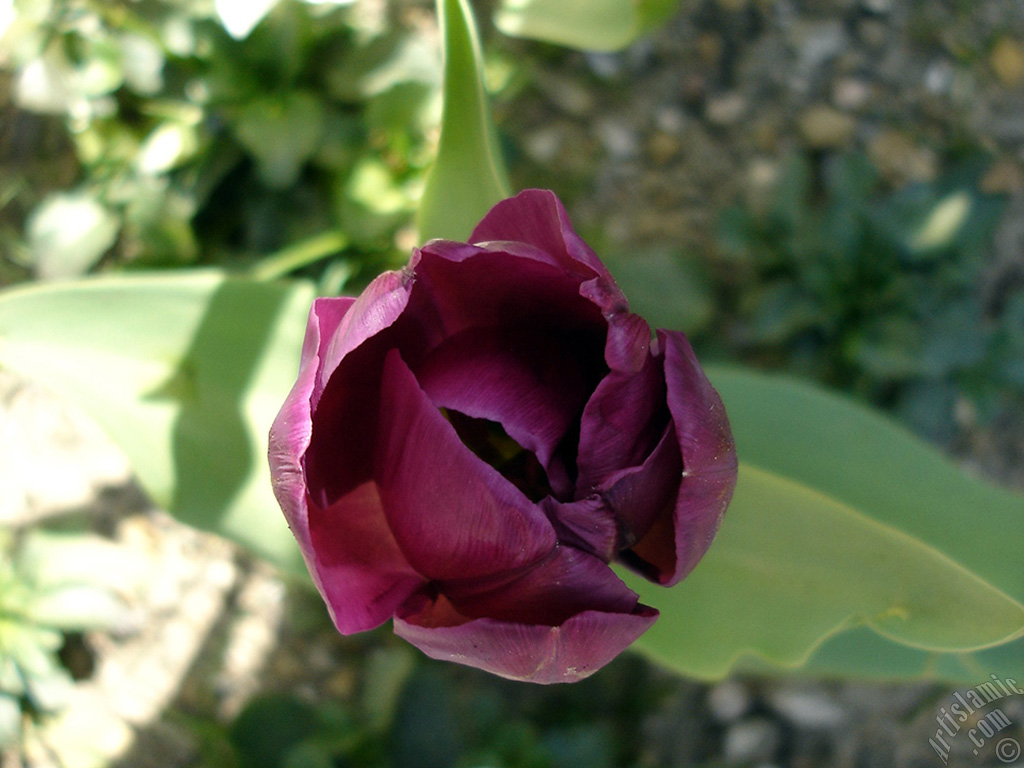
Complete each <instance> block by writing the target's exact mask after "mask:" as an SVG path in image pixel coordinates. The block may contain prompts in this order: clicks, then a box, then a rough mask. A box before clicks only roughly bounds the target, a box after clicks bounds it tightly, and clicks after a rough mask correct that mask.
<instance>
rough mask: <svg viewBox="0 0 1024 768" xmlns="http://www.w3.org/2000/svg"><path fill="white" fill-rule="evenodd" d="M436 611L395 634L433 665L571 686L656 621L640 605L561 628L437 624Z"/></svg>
mask: <svg viewBox="0 0 1024 768" xmlns="http://www.w3.org/2000/svg"><path fill="white" fill-rule="evenodd" d="M433 607H434V606H433V605H427V606H421V611H419V612H407V611H401V612H399V614H398V615H396V616H395V634H397V635H398V636H399V637H403V638H405V639H406V640H408V641H409V642H410V643H412V644H413V645H415V646H416V647H417V648H419V649H420V650H421V651H423V652H424V653H425V654H427V656H430V657H431V658H432V659H439V660H442V661H454V662H456V663H458V664H467V665H469V666H471V667H477V668H478V669H482V670H485V671H487V672H491V673H493V674H495V675H500V676H501V677H506V678H509V679H511V680H522V681H525V682H531V683H571V682H575V681H577V680H582V679H583V678H585V677H588V676H589V675H591V674H593V673H594V672H596V671H597V670H598V669H600V668H601V667H603V666H604V665H605V664H607V663H608V662H610V661H611V660H612V659H614V658H615V657H616V656H618V655H619V654H620V653H621V652H622V651H624V650H625V649H626V648H628V647H629V646H630V645H631V644H632V643H633V642H634V641H635V640H636V639H637V638H638V637H640V635H642V634H643V633H644V632H646V631H647V630H648V629H649V628H650V626H651V625H652V624H653V623H654V621H655V619H657V618H658V612H657V611H656V610H654V609H653V608H648V607H647V606H643V605H638V606H637V608H636V610H635V611H634V612H632V613H602V612H600V611H584V612H583V613H580V614H577V615H576V616H573V617H572V618H570V619H568V620H567V621H565V622H564V623H563V624H561V625H560V626H557V627H548V626H543V625H539V624H515V623H511V622H505V621H498V620H495V619H476V620H474V621H467V622H466V623H464V624H456V625H447V626H446V625H444V624H434V623H433V621H432V619H433V618H434V617H433V616H432V615H431V614H432V609H433Z"/></svg>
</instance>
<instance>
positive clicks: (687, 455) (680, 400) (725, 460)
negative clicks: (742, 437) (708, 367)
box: [635, 331, 737, 585]
mask: <svg viewBox="0 0 1024 768" xmlns="http://www.w3.org/2000/svg"><path fill="white" fill-rule="evenodd" d="M658 339H659V341H660V343H661V345H662V347H663V348H664V350H665V384H666V388H667V391H668V396H667V397H668V407H669V411H671V413H672V420H673V422H674V423H675V428H676V433H677V435H678V437H679V450H680V452H681V453H682V458H683V482H682V485H681V487H680V490H679V496H678V498H677V500H676V509H675V526H674V527H675V548H676V569H675V572H674V573H673V574H672V575H671V576H670V577H669V578H663V579H661V583H663V584H666V585H672V584H675V583H676V582H678V581H679V580H680V579H682V578H683V577H684V576H686V574H688V573H689V572H690V571H691V570H693V568H694V566H695V565H696V564H697V561H698V560H700V558H701V557H702V556H703V555H704V553H705V552H706V551H707V549H708V547H710V546H711V541H712V539H714V537H715V533H716V532H717V531H718V526H719V524H720V523H721V521H722V515H723V514H724V513H725V509H726V507H728V506H729V500H730V499H731V498H732V492H733V488H734V487H735V485H736V471H737V462H736V445H735V443H734V442H733V438H732V431H731V430H730V429H729V420H728V419H727V418H726V415H725V407H724V406H723V405H722V399H721V398H720V397H719V396H718V393H717V392H716V391H715V390H714V388H713V387H712V386H711V382H709V381H708V378H707V376H705V374H704V371H703V370H702V369H701V367H700V364H699V363H698V362H697V358H696V357H695V356H694V354H693V349H692V348H691V347H690V343H689V341H687V340H686V336H684V335H683V334H682V333H678V332H675V331H658ZM642 545H643V542H641V544H640V545H638V546H637V547H636V548H635V549H636V551H637V552H638V553H639V552H641V550H642V549H643V546H642Z"/></svg>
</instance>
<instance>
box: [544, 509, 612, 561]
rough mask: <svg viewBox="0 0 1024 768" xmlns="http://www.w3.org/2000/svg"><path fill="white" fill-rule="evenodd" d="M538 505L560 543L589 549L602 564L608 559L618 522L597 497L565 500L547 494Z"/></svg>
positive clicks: (609, 558) (610, 557)
mask: <svg viewBox="0 0 1024 768" xmlns="http://www.w3.org/2000/svg"><path fill="white" fill-rule="evenodd" d="M541 507H542V508H543V509H544V511H545V512H546V513H547V515H548V519H549V520H550V521H551V524H552V525H553V526H554V527H555V533H557V534H558V540H559V541H560V542H561V543H563V544H568V545H570V546H573V547H576V548H578V549H582V550H583V551H584V552H590V553H591V554H593V555H595V556H597V557H599V558H601V560H603V561H604V562H606V563H608V562H611V560H612V557H614V556H615V552H616V550H617V549H619V546H618V541H619V524H618V521H617V520H616V519H615V515H614V514H613V513H612V511H611V510H610V509H608V507H607V505H606V504H605V503H604V500H603V499H602V498H601V497H600V496H596V495H595V496H590V497H588V498H586V499H580V500H579V501H573V502H569V503H562V502H560V501H558V500H556V499H554V498H552V497H550V496H548V497H547V498H546V499H544V500H543V501H541Z"/></svg>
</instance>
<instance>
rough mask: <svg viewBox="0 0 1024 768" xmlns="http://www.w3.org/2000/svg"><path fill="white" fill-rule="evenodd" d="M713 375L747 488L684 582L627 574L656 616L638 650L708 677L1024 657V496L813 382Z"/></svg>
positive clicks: (940, 671) (909, 667) (1011, 661)
mask: <svg viewBox="0 0 1024 768" xmlns="http://www.w3.org/2000/svg"><path fill="white" fill-rule="evenodd" d="M710 373H711V377H712V381H713V382H714V383H715V386H716V387H717V388H718V390H719V392H720V393H721V395H722V398H723V400H724V401H725V404H726V408H727V409H728V411H729V416H730V421H731V423H732V427H733V431H734V434H735V436H736V443H737V450H738V452H739V455H740V457H741V469H740V480H739V483H738V485H737V490H736V496H735V498H734V501H733V504H732V506H731V507H730V509H729V511H728V513H727V514H726V516H725V521H724V523H723V525H722V529H721V531H720V532H719V535H718V538H717V539H716V540H715V543H714V545H713V546H712V548H711V550H710V551H709V553H708V554H707V555H706V556H705V558H704V560H703V561H702V562H701V563H700V565H699V566H698V567H697V569H696V570H695V571H694V573H693V574H692V575H691V576H690V577H689V578H688V579H687V580H686V581H684V582H683V583H682V584H680V585H679V586H677V587H675V588H674V589H673V590H671V591H668V592H666V591H665V590H660V589H658V588H656V587H652V586H649V585H647V584H645V583H642V582H640V581H639V580H638V579H635V578H632V577H631V578H630V583H631V585H632V586H633V587H634V589H637V590H638V591H639V592H640V594H641V599H642V600H643V601H645V602H648V603H649V604H651V605H654V606H655V607H657V608H660V609H661V611H662V618H661V619H660V620H659V622H658V623H657V624H656V625H655V626H654V628H653V629H652V630H651V631H650V632H648V633H647V634H646V635H645V636H644V637H642V638H641V639H640V641H639V642H638V647H639V648H640V649H642V650H645V651H647V652H648V653H650V654H651V655H652V656H654V657H655V658H658V659H660V660H661V661H663V662H665V663H666V664H668V665H669V666H671V667H673V668H675V669H677V670H680V671H683V672H685V673H687V674H690V675H693V676H696V677H702V678H714V677H720V676H722V675H725V674H726V673H727V672H729V671H730V670H731V669H732V668H734V667H735V666H737V665H739V666H742V667H744V668H747V669H757V670H764V669H766V668H767V669H778V668H779V667H780V666H781V667H795V666H800V665H805V666H804V668H805V671H806V672H808V673H818V674H829V675H837V674H838V675H844V676H861V677H905V678H906V677H919V676H930V677H941V678H949V679H956V680H963V679H970V677H972V676H976V674H977V669H979V668H987V666H991V667H992V669H991V670H990V671H992V672H998V671H1000V670H1004V671H1007V672H1009V671H1012V669H1013V668H1014V667H1015V666H1016V667H1017V668H1019V666H1020V663H1021V662H1022V660H1024V643H1022V642H1021V640H1019V639H1018V640H1013V638H1015V637H1017V638H1019V637H1020V636H1021V635H1022V633H1024V605H1022V602H1024V558H1021V557H1020V552H1019V547H1020V541H1021V540H1022V539H1024V498H1022V497H1020V496H1018V495H1015V494H1012V493H1010V492H1008V491H1003V490H1000V489H998V488H994V487H992V486H989V485H987V484H985V483H982V482H980V481H977V480H974V479H972V478H970V477H968V476H966V475H965V474H964V473H963V472H962V471H960V470H959V469H958V468H957V467H956V466H955V465H953V464H952V462H950V461H948V460H947V459H945V458H943V457H942V456H941V455H939V454H938V453H936V452H935V451H934V450H932V449H930V448H928V447H927V446H926V445H924V444H923V443H921V442H920V441H918V440H917V439H915V438H913V437H912V436H911V435H909V434H908V433H906V432H905V431H903V430H902V429H900V428H899V427H897V426H895V425H893V424H892V423H891V422H889V421H888V420H887V419H885V418H883V417H882V416H880V415H878V414H876V413H874V412H872V411H871V410H870V409H868V408H865V407H863V406H859V405H856V404H854V403H852V402H849V401H847V400H845V399H843V398H841V397H838V396H836V395H832V394H829V393H826V392H823V391H821V390H819V389H817V388H815V387H813V386H811V385H808V384H804V383H800V382H797V381H793V380H789V379H785V378H782V377H770V376H765V375H761V374H756V373H752V372H749V371H742V370H738V369H718V370H714V369H713V370H712V371H711V372H710ZM848 630H850V631H848ZM1007 641H1012V642H1007ZM1001 643H1006V644H1003V645H1000V644H1001ZM989 646H994V647H991V648H988V647H989ZM986 648H987V650H981V649H986ZM986 665H987V666H986Z"/></svg>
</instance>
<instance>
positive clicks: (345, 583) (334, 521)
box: [309, 482, 425, 635]
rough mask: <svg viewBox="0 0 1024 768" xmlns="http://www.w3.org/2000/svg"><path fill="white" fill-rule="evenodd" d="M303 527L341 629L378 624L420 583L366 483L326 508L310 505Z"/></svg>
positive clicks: (372, 487) (347, 631) (320, 583)
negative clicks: (307, 532) (306, 532)
mask: <svg viewBox="0 0 1024 768" xmlns="http://www.w3.org/2000/svg"><path fill="white" fill-rule="evenodd" d="M309 528H310V540H311V542H312V545H313V550H314V552H315V553H316V557H315V568H316V574H317V577H318V578H317V584H318V586H319V588H320V592H321V594H322V595H323V596H324V600H325V602H326V603H327V607H328V609H329V611H330V613H331V618H332V619H333V620H334V623H335V625H336V626H337V627H338V630H339V631H340V632H342V633H343V634H346V635H347V634H351V633H352V632H363V631H365V630H368V629H373V628H374V627H377V626H380V625H381V624H383V623H384V622H385V621H387V619H389V618H390V617H391V616H392V615H393V614H394V612H395V611H396V610H397V609H398V607H399V606H400V605H402V603H404V602H405V601H406V600H408V599H409V597H410V596H411V595H412V594H413V593H414V592H416V591H417V590H418V589H420V588H422V587H423V585H424V583H425V580H424V579H423V577H422V576H420V575H419V574H418V573H417V572H416V571H415V570H413V568H412V566H410V565H409V563H408V562H406V560H405V557H404V555H402V551H401V550H400V549H399V547H398V544H397V543H396V542H395V538H394V536H393V535H392V534H391V530H390V529H389V528H388V523H387V519H386V517H385V516H384V510H383V509H382V508H381V504H380V496H379V494H378V493H377V488H376V486H375V485H374V483H372V482H367V483H364V484H363V485H361V486H359V487H358V488H356V489H355V490H353V491H352V492H351V493H348V494H346V495H345V496H343V497H342V498H341V499H339V500H338V501H337V502H335V503H334V504H332V505H331V506H330V507H328V508H327V509H318V508H317V507H315V506H311V508H310V511H309Z"/></svg>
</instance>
